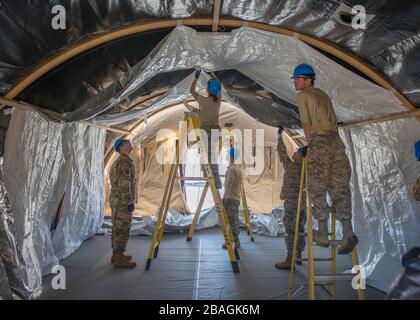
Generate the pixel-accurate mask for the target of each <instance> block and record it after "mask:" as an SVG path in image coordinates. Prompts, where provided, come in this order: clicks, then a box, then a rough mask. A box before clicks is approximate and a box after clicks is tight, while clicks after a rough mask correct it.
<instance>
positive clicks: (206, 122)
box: [196, 94, 220, 127]
mask: <svg viewBox="0 0 420 320" xmlns="http://www.w3.org/2000/svg"><path fill="white" fill-rule="evenodd" d="M196 100H197V103H198V105H199V106H200V109H199V110H197V115H198V118H199V119H200V122H201V126H202V127H217V126H219V110H220V99H218V100H217V101H213V97H212V96H208V97H203V96H201V95H199V94H198V95H197V99H196Z"/></svg>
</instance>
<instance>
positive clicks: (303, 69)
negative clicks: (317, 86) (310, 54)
mask: <svg viewBox="0 0 420 320" xmlns="http://www.w3.org/2000/svg"><path fill="white" fill-rule="evenodd" d="M299 76H310V77H315V70H314V68H312V67H311V66H310V65H309V64H306V63H302V64H300V65H298V66H296V68H295V70H294V71H293V77H292V79H294V78H296V77H299Z"/></svg>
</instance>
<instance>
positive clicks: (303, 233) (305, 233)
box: [298, 232, 332, 237]
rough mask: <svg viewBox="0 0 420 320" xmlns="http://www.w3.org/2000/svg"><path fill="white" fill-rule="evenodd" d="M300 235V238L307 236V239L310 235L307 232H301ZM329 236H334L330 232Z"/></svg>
mask: <svg viewBox="0 0 420 320" xmlns="http://www.w3.org/2000/svg"><path fill="white" fill-rule="evenodd" d="M298 234H299V235H300V236H306V237H307V236H308V233H307V232H299V233H298ZM328 235H329V236H331V235H332V233H331V232H328Z"/></svg>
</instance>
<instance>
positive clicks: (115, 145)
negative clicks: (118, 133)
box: [114, 138, 130, 151]
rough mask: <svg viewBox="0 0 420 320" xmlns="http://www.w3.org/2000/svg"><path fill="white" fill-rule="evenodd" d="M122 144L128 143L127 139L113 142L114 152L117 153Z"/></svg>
mask: <svg viewBox="0 0 420 320" xmlns="http://www.w3.org/2000/svg"><path fill="white" fill-rule="evenodd" d="M124 142H130V140H128V139H123V138H119V139H117V140H116V141H115V142H114V150H115V151H118V148H119V147H120V146H121V145H122V144H123V143H124Z"/></svg>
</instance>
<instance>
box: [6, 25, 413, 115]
mask: <svg viewBox="0 0 420 320" xmlns="http://www.w3.org/2000/svg"><path fill="white" fill-rule="evenodd" d="M179 24H182V25H185V26H190V27H193V26H213V27H214V25H215V19H214V18H198V19H191V18H190V19H179V20H177V19H166V20H159V21H152V22H141V23H136V24H133V25H129V26H125V27H121V28H118V29H116V30H113V31H110V32H107V33H104V34H101V35H98V36H96V37H93V38H91V39H88V40H84V41H81V42H78V43H76V44H74V45H72V46H71V47H69V48H66V49H65V50H63V51H61V52H59V53H57V54H56V55H54V56H52V57H50V58H49V59H48V60H46V61H45V62H43V63H42V64H40V65H39V66H38V67H37V68H35V70H34V71H32V72H30V73H28V74H27V75H25V76H24V77H23V78H22V80H21V81H19V82H18V83H17V84H15V85H14V86H13V87H12V88H11V89H10V91H8V92H7V93H6V95H5V96H4V97H5V98H6V99H14V98H15V97H16V96H17V95H18V94H20V93H21V92H22V91H23V90H25V89H26V88H27V87H28V86H29V85H31V84H32V83H33V82H34V81H36V80H37V79H39V78H40V77H42V76H43V75H45V74H46V73H47V72H49V71H51V70H53V69H54V68H55V67H57V66H59V65H61V64H63V63H64V62H66V61H68V60H69V59H71V58H74V57H76V56H77V55H79V54H81V53H83V52H86V51H88V50H90V49H92V48H95V47H97V46H99V45H102V44H104V43H107V42H110V41H114V40H117V39H121V38H124V37H127V36H130V35H133V34H136V33H141V32H145V31H152V30H158V29H164V28H171V27H176V26H177V25H179ZM217 26H223V27H238V28H239V27H242V26H247V27H251V28H255V29H259V30H264V31H269V32H273V33H277V34H283V35H287V36H292V37H297V38H298V39H300V40H301V41H303V42H305V43H307V44H309V45H311V46H314V47H316V48H319V49H321V50H323V51H325V52H328V53H330V54H332V55H334V56H335V57H337V58H339V59H341V60H343V61H345V62H347V63H348V64H350V65H352V66H353V67H355V68H356V69H358V70H359V71H361V72H362V73H364V74H365V75H366V76H368V77H369V78H371V79H372V80H373V81H375V82H376V83H377V84H378V85H380V86H381V87H383V88H384V89H386V90H389V91H391V92H392V93H393V94H394V95H395V96H396V97H397V98H398V99H399V100H400V101H401V103H402V105H403V106H404V107H405V108H406V109H407V110H412V109H415V106H414V105H413V104H412V103H411V102H410V101H409V100H408V99H407V98H406V97H405V96H404V95H402V94H401V93H400V92H398V90H397V89H396V88H395V87H394V86H393V84H392V83H391V82H390V81H389V80H388V79H387V78H386V77H385V76H383V75H382V74H380V73H379V72H378V71H376V70H374V69H372V68H370V67H369V66H368V65H367V64H366V63H365V62H364V61H363V60H362V59H361V58H359V57H357V56H356V55H354V54H350V53H347V52H344V51H343V49H340V48H338V47H337V46H336V45H334V44H332V43H330V42H329V41H326V40H321V39H319V38H316V37H313V36H309V35H306V34H301V33H298V32H295V31H293V30H290V29H286V28H282V27H278V26H272V25H268V24H264V23H260V22H251V21H243V20H238V19H219V21H218V24H217Z"/></svg>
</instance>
